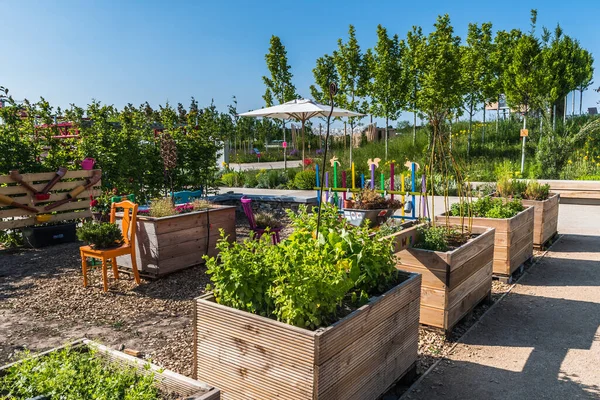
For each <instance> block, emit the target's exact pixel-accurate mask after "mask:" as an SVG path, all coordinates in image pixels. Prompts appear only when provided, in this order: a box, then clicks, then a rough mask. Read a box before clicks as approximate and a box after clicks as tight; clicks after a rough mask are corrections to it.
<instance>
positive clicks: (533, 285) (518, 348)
mask: <svg viewBox="0 0 600 400" xmlns="http://www.w3.org/2000/svg"><path fill="white" fill-rule="evenodd" d="M560 207H561V209H560V220H559V232H560V233H561V234H562V235H563V236H562V238H561V239H560V241H559V242H558V243H556V244H555V245H554V246H553V247H552V249H551V251H549V252H548V254H547V255H546V257H544V258H543V259H542V260H541V261H540V262H539V263H538V264H536V265H535V266H533V267H532V268H531V269H530V270H529V271H528V273H527V274H526V275H525V276H524V277H523V279H522V280H521V281H520V282H519V284H518V285H517V286H516V287H515V288H514V290H513V291H512V292H511V293H510V294H509V295H508V296H507V297H506V298H504V300H502V301H501V302H500V303H498V304H497V305H496V306H495V307H494V308H493V309H491V310H490V312H489V313H488V314H486V315H485V316H484V317H483V318H482V320H481V321H480V323H479V324H478V325H477V326H476V327H475V328H474V329H473V330H472V331H470V332H469V333H468V334H467V335H465V336H464V337H463V338H462V340H461V342H462V343H461V344H459V345H458V346H457V347H456V348H455V350H454V351H453V352H452V354H451V355H449V356H448V357H447V359H446V360H444V361H442V362H441V363H440V364H439V365H438V367H437V368H436V369H435V370H434V371H432V373H430V374H429V375H427V376H426V377H425V378H424V379H423V380H422V381H421V382H420V383H419V384H418V385H416V386H415V387H414V388H412V389H411V391H409V392H408V393H406V395H405V398H409V399H423V400H425V399H427V400H430V399H486V400H487V399H561V400H562V399H592V398H593V399H598V398H600V207H598V206H575V205H561V206H560Z"/></svg>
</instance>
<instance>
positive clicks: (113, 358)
mask: <svg viewBox="0 0 600 400" xmlns="http://www.w3.org/2000/svg"><path fill="white" fill-rule="evenodd" d="M66 346H69V347H71V348H73V349H75V350H77V351H88V350H89V349H94V350H96V355H97V356H98V357H102V358H104V359H106V360H108V361H110V362H113V363H117V364H121V365H123V366H126V367H134V368H135V369H136V370H137V372H138V373H139V374H143V375H146V374H152V375H154V379H155V381H156V383H157V385H158V387H159V388H160V389H161V390H162V391H164V392H167V393H177V394H179V395H180V396H185V397H188V396H189V397H190V398H193V399H194V400H219V399H220V392H219V389H217V388H214V387H212V386H209V385H207V384H205V383H203V382H199V381H197V380H194V379H191V378H188V377H187V376H183V375H180V374H177V373H175V372H173V371H169V370H165V369H163V368H161V367H159V366H157V365H154V364H151V363H149V362H148V361H146V360H142V359H139V358H136V357H132V356H130V355H128V354H125V353H123V352H120V351H117V350H113V349H111V348H108V347H106V346H103V345H101V344H99V343H96V342H94V341H91V340H88V339H79V340H77V341H75V342H72V343H70V344H68V345H65V346H60V347H56V348H54V349H51V350H48V351H45V352H43V353H40V354H37V355H35V356H34V357H44V356H45V355H47V354H49V353H51V352H54V351H58V350H61V349H64V348H65V347H66ZM20 362H21V361H16V362H14V363H10V364H8V365H5V366H3V367H1V368H0V377H1V376H3V375H4V374H6V371H7V370H8V369H9V368H10V367H12V366H13V365H15V364H18V363H20Z"/></svg>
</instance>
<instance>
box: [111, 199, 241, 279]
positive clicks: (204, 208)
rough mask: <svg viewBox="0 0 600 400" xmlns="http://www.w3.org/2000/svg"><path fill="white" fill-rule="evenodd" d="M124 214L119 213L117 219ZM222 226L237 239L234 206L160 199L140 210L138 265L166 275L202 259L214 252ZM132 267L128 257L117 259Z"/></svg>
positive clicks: (230, 238)
mask: <svg viewBox="0 0 600 400" xmlns="http://www.w3.org/2000/svg"><path fill="white" fill-rule="evenodd" d="M120 218H121V216H120V215H119V214H118V213H117V221H119V220H120ZM219 229H223V230H224V231H225V232H227V234H228V238H229V240H235V207H234V206H221V205H216V204H211V203H209V202H207V201H205V200H195V201H194V202H192V203H186V204H180V205H179V204H178V205H174V204H173V203H172V201H171V199H170V198H163V199H157V200H155V201H153V202H151V203H150V208H149V209H147V210H144V211H142V212H138V216H137V230H136V242H135V245H136V257H137V263H138V268H140V271H141V272H142V273H143V274H146V275H150V276H152V277H159V276H163V275H166V274H169V273H172V272H175V271H178V270H180V269H183V268H188V267H191V266H193V265H197V264H200V263H202V262H203V258H202V257H203V256H204V255H206V254H208V255H215V254H216V248H215V244H216V242H217V239H218V237H219ZM117 262H118V264H119V265H122V266H124V267H126V268H130V267H131V261H130V259H129V258H128V257H120V258H118V259H117Z"/></svg>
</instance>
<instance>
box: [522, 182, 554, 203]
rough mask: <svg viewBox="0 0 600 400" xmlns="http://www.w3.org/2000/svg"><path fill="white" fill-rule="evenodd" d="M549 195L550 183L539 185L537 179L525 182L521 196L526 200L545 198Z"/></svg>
mask: <svg viewBox="0 0 600 400" xmlns="http://www.w3.org/2000/svg"><path fill="white" fill-rule="evenodd" d="M548 197H550V185H548V184H545V185H541V184H540V183H539V182H537V181H529V182H527V187H526V188H525V191H524V193H523V198H525V199H527V200H546V199H548Z"/></svg>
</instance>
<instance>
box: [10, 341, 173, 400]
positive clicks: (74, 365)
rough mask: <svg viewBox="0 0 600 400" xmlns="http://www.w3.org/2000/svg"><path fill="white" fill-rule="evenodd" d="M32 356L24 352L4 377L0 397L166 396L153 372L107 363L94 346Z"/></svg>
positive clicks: (148, 399) (145, 399)
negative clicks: (97, 353)
mask: <svg viewBox="0 0 600 400" xmlns="http://www.w3.org/2000/svg"><path fill="white" fill-rule="evenodd" d="M29 356H30V354H29V353H28V352H25V353H23V354H22V357H23V359H22V361H21V362H19V363H16V364H14V365H13V366H12V367H10V368H8V370H7V371H6V373H5V374H4V375H3V376H2V377H0V399H6V400H8V399H15V398H21V399H29V398H34V397H36V396H40V395H44V396H46V397H48V398H52V399H65V400H79V399H124V400H134V399H135V400H154V399H161V398H163V396H162V395H161V393H160V391H159V389H158V387H157V385H156V382H155V380H154V377H153V376H152V375H151V374H148V375H145V374H139V373H138V372H136V370H135V368H133V367H125V366H123V365H119V364H116V363H109V362H106V361H104V360H102V359H100V358H98V357H97V356H96V351H95V350H93V349H90V350H89V351H86V352H83V351H77V350H74V349H71V348H69V347H67V348H64V349H61V350H58V351H54V352H51V353H49V354H47V355H44V356H42V357H29Z"/></svg>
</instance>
